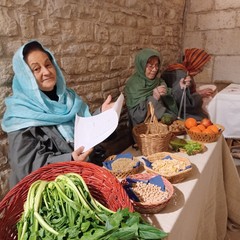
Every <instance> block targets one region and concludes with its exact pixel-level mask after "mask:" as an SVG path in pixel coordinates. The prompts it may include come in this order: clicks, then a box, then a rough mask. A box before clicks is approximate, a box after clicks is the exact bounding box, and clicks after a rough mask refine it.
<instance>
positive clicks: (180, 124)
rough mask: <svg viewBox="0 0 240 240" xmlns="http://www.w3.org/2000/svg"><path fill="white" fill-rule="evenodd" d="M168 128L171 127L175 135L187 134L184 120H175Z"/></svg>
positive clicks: (170, 129)
mask: <svg viewBox="0 0 240 240" xmlns="http://www.w3.org/2000/svg"><path fill="white" fill-rule="evenodd" d="M168 128H169V131H170V132H172V134H173V136H179V135H184V134H186V129H185V126H184V121H182V120H175V121H174V122H173V123H172V124H171V125H169V127H168Z"/></svg>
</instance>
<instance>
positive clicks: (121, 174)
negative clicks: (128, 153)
mask: <svg viewBox="0 0 240 240" xmlns="http://www.w3.org/2000/svg"><path fill="white" fill-rule="evenodd" d="M115 157H116V155H112V156H109V157H108V158H107V159H106V160H105V161H111V160H113V159H115ZM119 159H121V158H119ZM106 169H107V168H106ZM107 170H108V171H109V172H110V173H112V174H113V175H114V176H116V177H117V178H120V179H123V178H125V177H127V176H129V175H132V174H136V173H139V172H140V171H141V170H143V165H142V163H141V162H140V165H139V166H138V167H135V168H132V169H131V170H129V171H118V172H115V171H112V170H110V169H107Z"/></svg>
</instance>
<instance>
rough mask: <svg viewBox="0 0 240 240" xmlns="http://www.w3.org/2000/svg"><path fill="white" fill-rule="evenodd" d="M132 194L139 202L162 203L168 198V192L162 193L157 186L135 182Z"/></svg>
mask: <svg viewBox="0 0 240 240" xmlns="http://www.w3.org/2000/svg"><path fill="white" fill-rule="evenodd" d="M133 191H134V193H135V194H136V195H137V197H138V199H139V200H140V201H141V202H145V203H149V204H151V203H156V202H163V201H165V200H166V199H167V198H168V195H169V194H168V191H167V189H166V190H165V191H162V190H161V188H160V187H159V186H157V185H154V184H151V183H148V184H146V183H144V182H137V183H136V184H135V185H134V187H133Z"/></svg>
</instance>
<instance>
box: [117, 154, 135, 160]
mask: <svg viewBox="0 0 240 240" xmlns="http://www.w3.org/2000/svg"><path fill="white" fill-rule="evenodd" d="M118 158H130V159H133V155H132V154H131V153H120V154H117V155H116V157H115V158H114V160H116V159H118Z"/></svg>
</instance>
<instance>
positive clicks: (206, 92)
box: [197, 88, 214, 98]
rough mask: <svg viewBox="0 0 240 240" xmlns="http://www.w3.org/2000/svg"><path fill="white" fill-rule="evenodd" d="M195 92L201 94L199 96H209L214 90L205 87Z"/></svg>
mask: <svg viewBox="0 0 240 240" xmlns="http://www.w3.org/2000/svg"><path fill="white" fill-rule="evenodd" d="M197 93H198V94H200V95H201V97H203V98H206V97H211V96H212V95H213V93H214V91H213V90H212V89H211V88H205V89H202V90H197Z"/></svg>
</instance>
